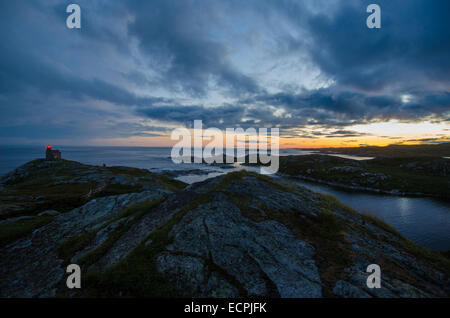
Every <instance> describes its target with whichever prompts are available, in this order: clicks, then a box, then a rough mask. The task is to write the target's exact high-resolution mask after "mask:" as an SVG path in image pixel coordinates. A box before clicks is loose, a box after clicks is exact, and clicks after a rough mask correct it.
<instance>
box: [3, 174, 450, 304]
mask: <svg viewBox="0 0 450 318" xmlns="http://www.w3.org/2000/svg"><path fill="white" fill-rule="evenodd" d="M52 217H54V220H53V221H51V222H50V223H48V224H46V225H44V226H41V227H39V228H37V229H35V230H34V231H33V232H32V233H31V234H28V235H26V236H25V237H22V238H20V239H18V240H16V241H14V242H12V243H10V244H8V245H7V246H4V247H2V248H1V249H0V254H1V255H2V258H1V260H0V278H1V280H0V296H2V297H13V296H18V297H49V296H67V297H96V296H116V297H117V296H192V297H243V296H265V297H448V296H449V295H450V281H449V270H450V267H449V261H448V259H446V258H444V257H443V256H441V255H439V254H438V253H434V252H431V251H428V250H425V249H422V248H420V247H417V246H415V245H414V244H412V243H411V242H409V241H408V240H406V239H405V238H403V237H402V236H400V235H399V234H398V233H396V232H395V231H394V230H393V229H391V228H390V227H389V226H388V225H386V224H384V223H383V222H381V221H379V220H377V219H373V218H370V217H367V216H364V215H361V214H359V213H357V212H356V211H353V210H351V209H350V208H348V207H346V206H344V205H342V204H341V203H340V202H338V201H337V200H335V199H334V198H332V197H329V196H325V195H320V194H317V193H314V192H311V191H309V190H307V189H305V188H302V187H300V186H297V185H294V184H290V183H288V182H287V181H285V180H283V179H282V178H277V179H273V178H270V177H264V176H260V175H257V174H254V173H249V172H244V171H240V172H232V173H229V174H227V175H224V176H220V177H216V178H213V179H208V180H206V181H204V182H201V183H195V184H192V185H190V186H188V187H186V188H184V189H179V190H178V191H175V190H169V189H167V188H164V187H161V186H159V187H153V188H147V189H145V190H142V191H139V192H137V193H127V194H120V195H113V196H106V197H101V198H95V199H92V200H90V201H88V202H87V203H85V204H84V205H82V206H80V207H77V208H75V209H72V210H70V211H68V212H65V213H61V214H58V215H56V216H52ZM70 263H76V264H79V265H80V266H81V268H82V288H81V289H74V290H69V289H68V288H67V287H66V286H65V279H66V274H65V266H67V265H68V264H70ZM369 264H378V265H379V266H380V267H381V270H382V282H381V288H379V289H370V288H368V287H367V285H366V280H367V277H368V275H369V273H367V272H366V269H367V266H368V265H369Z"/></svg>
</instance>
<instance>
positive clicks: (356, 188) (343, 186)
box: [278, 173, 442, 198]
mask: <svg viewBox="0 0 450 318" xmlns="http://www.w3.org/2000/svg"><path fill="white" fill-rule="evenodd" d="M278 175H279V176H281V177H284V178H294V179H295V178H298V179H301V180H305V181H311V182H315V183H320V184H325V185H329V186H332V187H336V188H341V189H346V190H354V191H363V192H371V193H379V194H389V195H395V196H406V197H430V198H442V196H439V195H433V194H429V193H420V192H401V191H398V190H390V191H387V190H381V189H376V188H369V187H361V186H352V185H348V184H343V183H336V182H330V181H325V180H321V179H316V178H311V177H307V176H303V175H296V176H291V175H288V174H283V173H278Z"/></svg>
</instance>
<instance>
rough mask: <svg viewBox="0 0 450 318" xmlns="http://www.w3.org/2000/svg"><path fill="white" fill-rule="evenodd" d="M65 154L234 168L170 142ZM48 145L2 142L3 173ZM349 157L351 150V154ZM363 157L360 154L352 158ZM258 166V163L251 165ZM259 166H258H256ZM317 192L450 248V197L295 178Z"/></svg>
mask: <svg viewBox="0 0 450 318" xmlns="http://www.w3.org/2000/svg"><path fill="white" fill-rule="evenodd" d="M54 148H57V149H59V150H61V152H62V156H63V158H65V159H69V160H75V161H79V162H82V163H86V164H93V165H102V164H103V163H105V164H106V165H108V166H114V165H122V166H130V167H136V168H143V169H149V170H151V171H164V170H172V171H176V170H193V169H199V170H202V171H203V172H204V173H189V174H187V175H182V176H180V177H178V178H177V179H179V180H182V181H184V182H187V183H193V182H198V181H202V180H205V179H206V178H210V177H215V176H218V175H220V174H224V173H227V172H230V171H233V170H236V169H242V168H241V167H238V166H237V167H235V168H234V169H220V168H219V167H211V166H206V165H201V164H174V163H173V162H172V160H171V159H170V151H171V148H144V147H73V146H72V147H64V146H55V147H54ZM44 152H45V148H44V147H19V146H15V147H0V175H2V174H5V173H7V172H9V171H11V170H13V169H14V168H16V167H18V166H20V165H22V164H24V163H26V162H28V161H30V160H33V159H37V158H43V157H44ZM309 153H310V152H307V151H302V150H296V149H281V150H280V154H281V155H288V154H289V155H290V154H298V155H301V154H309ZM347 157H348V156H347ZM353 159H361V158H357V157H356V158H353ZM253 169H255V168H253ZM255 170H256V171H257V169H255ZM296 182H298V183H299V184H301V185H303V186H305V187H307V188H309V189H311V190H313V191H317V192H321V193H328V194H331V195H334V196H335V197H337V198H338V199H339V200H340V201H342V202H343V203H345V204H347V205H348V206H350V207H352V208H354V209H355V210H357V211H359V212H362V213H366V214H370V215H374V216H376V217H378V218H381V219H383V220H384V221H386V222H387V223H388V224H390V225H391V226H393V227H394V228H395V229H397V230H398V231H399V232H400V233H402V234H403V235H404V236H405V237H407V238H409V239H410V240H411V241H413V242H415V243H417V244H419V245H422V246H425V247H428V248H430V249H434V250H450V202H447V201H441V200H436V199H430V198H409V197H398V196H390V195H379V194H371V193H365V192H354V191H345V190H341V189H336V188H333V187H330V186H325V185H319V184H315V183H310V182H304V181H296Z"/></svg>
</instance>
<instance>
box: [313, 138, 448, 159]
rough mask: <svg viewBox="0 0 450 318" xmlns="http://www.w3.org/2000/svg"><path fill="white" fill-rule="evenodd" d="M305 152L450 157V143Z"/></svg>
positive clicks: (324, 149)
mask: <svg viewBox="0 0 450 318" xmlns="http://www.w3.org/2000/svg"><path fill="white" fill-rule="evenodd" d="M305 150H313V151H319V152H322V153H335V154H346V155H354V156H370V157H413V156H417V157H450V143H448V142H447V143H441V144H425V145H389V146H384V147H381V146H361V147H349V148H345V147H343V148H315V149H308V148H306V149H305Z"/></svg>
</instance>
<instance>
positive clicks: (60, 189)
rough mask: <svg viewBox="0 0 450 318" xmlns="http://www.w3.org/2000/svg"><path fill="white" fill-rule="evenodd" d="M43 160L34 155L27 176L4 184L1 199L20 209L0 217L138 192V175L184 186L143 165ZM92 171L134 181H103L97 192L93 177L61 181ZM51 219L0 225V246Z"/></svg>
mask: <svg viewBox="0 0 450 318" xmlns="http://www.w3.org/2000/svg"><path fill="white" fill-rule="evenodd" d="M43 162H45V160H44V159H37V160H33V161H31V162H29V163H27V164H26V167H27V169H26V170H27V172H28V174H27V175H26V177H24V178H18V179H16V180H14V183H13V184H7V185H6V189H5V190H4V191H2V193H0V200H1V202H2V203H3V204H11V205H15V206H18V207H21V208H20V209H19V210H11V211H10V212H7V213H3V214H0V220H2V219H7V218H10V217H16V216H22V215H31V216H33V215H36V214H38V213H39V212H42V211H44V210H48V209H52V210H57V211H59V212H67V211H70V210H72V209H74V208H77V207H79V206H81V205H83V204H85V203H86V202H88V201H89V200H92V199H93V198H97V197H103V196H109V195H118V194H125V193H135V192H141V191H142V186H141V185H140V184H139V178H144V177H147V178H149V179H150V180H151V181H152V182H153V183H154V184H155V185H157V186H160V187H161V188H167V189H169V190H172V191H177V190H180V189H182V188H184V187H185V186H186V184H184V183H183V182H181V181H178V180H174V179H171V178H168V177H166V176H161V175H157V174H153V173H151V172H149V171H148V170H145V169H137V168H129V167H96V166H89V165H84V164H81V163H78V162H74V161H69V160H60V161H58V162H57V164H56V165H55V166H54V167H52V168H45V169H42V168H38V167H39V164H42V163H43ZM92 173H98V174H105V175H110V176H113V177H114V176H126V177H132V178H136V180H137V183H136V184H134V185H128V184H118V183H115V184H106V185H104V186H103V187H101V191H99V192H92V191H93V189H96V188H98V187H99V186H100V184H99V183H98V182H95V181H90V182H79V183H77V182H75V183H61V181H68V180H73V179H74V178H79V177H80V176H83V175H87V174H92ZM90 193H91V194H90ZM89 194H90V195H89ZM52 219H53V218H52V217H49V216H42V217H36V218H32V219H25V220H20V221H17V222H10V223H5V224H2V225H0V246H4V245H5V244H8V243H10V242H12V241H14V240H16V239H18V238H20V237H23V236H25V235H27V234H29V233H30V232H32V231H33V230H35V229H36V228H38V227H41V226H43V225H45V224H47V223H49V222H50V221H51V220H52Z"/></svg>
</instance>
